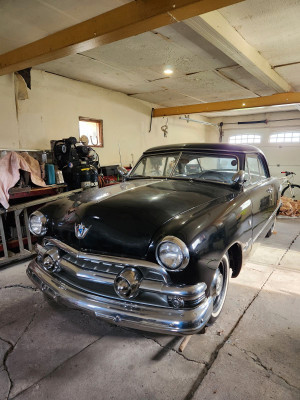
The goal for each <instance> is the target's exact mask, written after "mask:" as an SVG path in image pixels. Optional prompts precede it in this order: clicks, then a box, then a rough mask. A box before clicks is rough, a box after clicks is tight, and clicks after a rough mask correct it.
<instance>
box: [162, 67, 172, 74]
mask: <svg viewBox="0 0 300 400" xmlns="http://www.w3.org/2000/svg"><path fill="white" fill-rule="evenodd" d="M173 72H174V71H173V70H172V69H171V68H165V69H164V74H165V75H172V74H173Z"/></svg>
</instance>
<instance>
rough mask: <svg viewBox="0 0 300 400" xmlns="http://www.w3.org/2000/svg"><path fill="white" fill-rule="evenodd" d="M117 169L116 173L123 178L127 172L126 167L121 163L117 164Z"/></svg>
mask: <svg viewBox="0 0 300 400" xmlns="http://www.w3.org/2000/svg"><path fill="white" fill-rule="evenodd" d="M117 170H118V173H119V174H120V175H121V176H122V177H123V178H125V176H126V175H127V174H128V171H127V169H126V168H124V167H122V166H121V165H119V166H118V167H117Z"/></svg>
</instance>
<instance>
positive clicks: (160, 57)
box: [83, 23, 234, 80]
mask: <svg viewBox="0 0 300 400" xmlns="http://www.w3.org/2000/svg"><path fill="white" fill-rule="evenodd" d="M186 28H187V29H185V25H184V24H182V23H177V24H173V25H172V26H169V27H164V28H162V29H159V30H157V31H155V32H146V33H143V34H141V35H137V36H134V37H131V38H128V39H124V40H120V41H119V42H115V43H111V44H109V45H106V46H102V47H98V48H96V49H93V50H90V51H87V52H84V53H83V54H85V55H86V56H89V57H92V58H94V59H97V60H100V61H102V62H106V63H109V64H110V65H113V66H117V67H119V68H121V69H127V70H131V71H136V72H137V73H140V72H142V73H143V74H144V77H145V79H149V80H152V79H158V78H163V77H164V74H163V70H164V68H165V66H171V67H172V69H173V70H174V74H173V76H174V77H176V76H181V75H185V74H188V73H194V72H199V71H207V70H213V69H215V68H221V67H225V66H229V65H233V64H234V63H233V61H232V60H231V59H229V58H228V57H226V56H225V55H223V54H222V53H221V52H219V51H218V50H217V49H216V48H214V47H213V46H212V45H210V44H209V43H208V42H207V41H205V40H204V39H202V38H201V37H199V35H198V34H197V33H195V32H194V31H192V30H191V29H190V28H189V27H186ZM181 31H182V32H186V33H189V35H190V36H187V35H181V34H180V33H179V32H181ZM197 38H198V42H197Z"/></svg>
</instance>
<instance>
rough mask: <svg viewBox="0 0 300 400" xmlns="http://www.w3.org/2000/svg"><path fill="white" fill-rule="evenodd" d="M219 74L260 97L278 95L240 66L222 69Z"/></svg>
mask: <svg viewBox="0 0 300 400" xmlns="http://www.w3.org/2000/svg"><path fill="white" fill-rule="evenodd" d="M218 72H219V73H220V74H221V75H223V76H225V77H227V78H229V79H231V80H232V81H233V82H236V83H237V84H239V85H241V86H242V87H244V88H245V89H248V90H250V91H251V92H253V93H255V94H257V95H259V96H270V95H271V94H274V93H276V92H275V90H273V89H271V88H269V87H268V86H266V85H265V84H264V83H262V82H261V81H259V80H258V79H257V78H255V77H254V76H253V75H251V74H250V73H249V72H248V71H246V70H245V69H244V68H243V67H241V66H239V65H235V66H233V67H226V68H220V69H219V70H218Z"/></svg>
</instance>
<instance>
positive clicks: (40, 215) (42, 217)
mask: <svg viewBox="0 0 300 400" xmlns="http://www.w3.org/2000/svg"><path fill="white" fill-rule="evenodd" d="M33 217H35V218H39V221H40V223H41V229H40V231H39V232H36V231H34V230H33V229H32V218H33ZM47 222H48V219H47V217H46V216H45V215H44V214H43V213H42V212H41V211H34V212H33V213H31V214H30V216H29V220H28V226H29V230H30V232H31V233H32V234H33V235H34V236H38V237H40V236H44V235H45V234H46V233H47V230H48V228H47Z"/></svg>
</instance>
